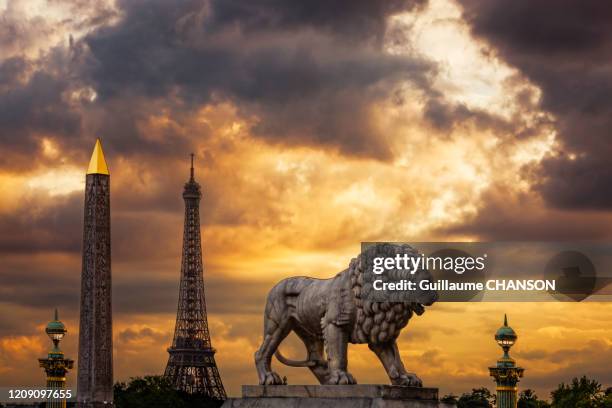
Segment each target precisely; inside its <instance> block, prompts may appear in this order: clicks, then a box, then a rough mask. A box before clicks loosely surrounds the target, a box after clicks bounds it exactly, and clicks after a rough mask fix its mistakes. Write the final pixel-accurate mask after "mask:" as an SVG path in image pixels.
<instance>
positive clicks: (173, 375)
mask: <svg viewBox="0 0 612 408" xmlns="http://www.w3.org/2000/svg"><path fill="white" fill-rule="evenodd" d="M201 197H202V193H201V190H200V185H199V184H198V183H197V182H196V181H195V179H194V171H193V154H192V155H191V177H190V178H189V181H188V182H187V183H185V189H184V191H183V199H184V200H185V230H184V233H183V258H182V262H181V283H180V292H179V302H178V311H177V314H176V327H175V329H174V339H173V341H172V346H171V347H170V348H169V349H168V353H169V354H170V357H169V358H168V365H167V366H166V371H165V373H164V376H165V377H167V378H169V379H170V380H171V381H172V383H173V384H174V386H175V387H176V388H177V389H179V390H183V391H186V392H188V393H190V394H203V395H206V396H208V397H210V398H213V399H217V400H224V399H226V398H227V396H226V394H225V389H224V388H223V383H222V382H221V377H220V376H219V370H218V369H217V364H216V363H215V357H214V355H215V349H214V348H213V347H212V344H211V341H210V333H209V330H208V319H207V317H206V301H205V298H204V278H203V270H204V268H203V266H202V243H201V237H200V198H201Z"/></svg>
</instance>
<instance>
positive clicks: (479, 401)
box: [457, 387, 495, 408]
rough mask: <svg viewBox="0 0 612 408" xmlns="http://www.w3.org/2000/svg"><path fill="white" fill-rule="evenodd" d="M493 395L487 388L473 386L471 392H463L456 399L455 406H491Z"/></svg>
mask: <svg viewBox="0 0 612 408" xmlns="http://www.w3.org/2000/svg"><path fill="white" fill-rule="evenodd" d="M493 404H495V395H493V394H491V391H489V390H488V389H487V388H485V387H482V388H474V389H472V392H471V393H465V394H463V395H462V396H461V398H459V400H458V401H457V408H492V407H493Z"/></svg>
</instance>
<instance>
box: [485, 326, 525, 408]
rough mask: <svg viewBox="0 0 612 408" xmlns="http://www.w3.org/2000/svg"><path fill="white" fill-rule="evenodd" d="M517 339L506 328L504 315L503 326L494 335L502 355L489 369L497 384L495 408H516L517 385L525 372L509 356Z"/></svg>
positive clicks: (508, 327) (514, 333)
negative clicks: (502, 352) (502, 351)
mask: <svg viewBox="0 0 612 408" xmlns="http://www.w3.org/2000/svg"><path fill="white" fill-rule="evenodd" d="M517 338H518V336H517V335H516V332H515V331H514V330H513V329H512V327H510V326H508V318H507V316H506V315H504V325H503V326H502V327H500V328H499V329H498V330H497V332H496V333H495V341H496V342H497V344H499V346H500V347H501V348H502V350H504V354H503V356H502V357H501V358H500V359H499V360H497V365H496V366H495V367H489V375H491V376H492V377H493V378H494V379H495V382H496V384H497V388H496V390H497V408H516V406H517V400H518V387H517V383H518V382H519V378H521V377H523V372H524V371H525V370H524V369H523V368H521V367H517V366H516V362H515V361H514V359H513V358H512V357H510V354H509V352H510V348H511V347H512V346H513V345H514V343H516V339H517Z"/></svg>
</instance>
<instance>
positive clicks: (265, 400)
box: [223, 384, 454, 408]
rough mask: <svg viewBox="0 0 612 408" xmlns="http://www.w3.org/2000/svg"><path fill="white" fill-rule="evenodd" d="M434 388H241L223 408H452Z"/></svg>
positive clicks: (353, 386) (264, 386)
mask: <svg viewBox="0 0 612 408" xmlns="http://www.w3.org/2000/svg"><path fill="white" fill-rule="evenodd" d="M453 406H454V405H448V404H444V403H441V402H439V401H438V389H437V388H419V387H404V386H397V385H381V384H357V385H243V386H242V398H230V399H228V400H226V401H225V404H223V408H268V407H269V408H345V407H346V408H400V407H402V408H451V407H453Z"/></svg>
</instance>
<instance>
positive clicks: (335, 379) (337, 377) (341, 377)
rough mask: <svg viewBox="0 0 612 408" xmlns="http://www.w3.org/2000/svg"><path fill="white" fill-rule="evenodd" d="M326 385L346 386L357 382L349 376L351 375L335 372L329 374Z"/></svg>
mask: <svg viewBox="0 0 612 408" xmlns="http://www.w3.org/2000/svg"><path fill="white" fill-rule="evenodd" d="M327 383H328V384H339V385H346V384H357V381H356V380H355V377H353V376H352V375H351V373H348V372H346V371H341V370H336V371H332V372H331V373H330V375H329V379H328V380H327Z"/></svg>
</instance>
